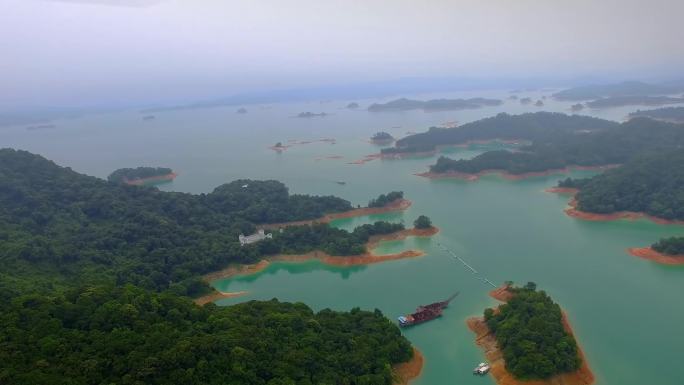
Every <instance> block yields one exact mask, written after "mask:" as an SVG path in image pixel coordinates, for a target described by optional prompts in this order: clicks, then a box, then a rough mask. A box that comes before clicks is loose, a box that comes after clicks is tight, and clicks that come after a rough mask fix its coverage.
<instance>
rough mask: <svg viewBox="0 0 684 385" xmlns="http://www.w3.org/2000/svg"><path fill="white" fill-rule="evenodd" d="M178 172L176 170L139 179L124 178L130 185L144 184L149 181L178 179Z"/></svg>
mask: <svg viewBox="0 0 684 385" xmlns="http://www.w3.org/2000/svg"><path fill="white" fill-rule="evenodd" d="M177 176H178V174H176V173H175V172H172V173H169V174H164V175H155V176H148V177H146V178H137V179H126V180H124V183H125V184H127V185H129V186H142V185H145V184H148V183H158V182H166V181H171V180H174V179H176V177H177Z"/></svg>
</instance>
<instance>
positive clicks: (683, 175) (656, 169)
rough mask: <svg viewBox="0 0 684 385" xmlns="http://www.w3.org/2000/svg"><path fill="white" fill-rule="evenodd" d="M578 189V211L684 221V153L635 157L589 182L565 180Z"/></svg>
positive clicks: (565, 184)
mask: <svg viewBox="0 0 684 385" xmlns="http://www.w3.org/2000/svg"><path fill="white" fill-rule="evenodd" d="M559 185H560V186H562V187H577V188H579V189H580V192H579V193H578V194H577V196H576V198H577V208H578V209H580V210H582V211H588V212H592V213H601V214H605V213H612V212H616V211H636V212H644V213H647V214H650V215H653V216H656V217H659V218H665V219H678V220H684V150H682V149H679V150H674V151H666V152H653V153H648V154H643V155H641V156H637V157H635V158H634V159H632V160H631V161H629V162H628V163H626V164H624V165H623V166H621V167H618V168H616V169H612V170H608V171H606V172H605V173H603V174H600V175H596V176H594V177H593V178H588V179H579V180H573V179H566V180H564V181H562V182H560V183H559Z"/></svg>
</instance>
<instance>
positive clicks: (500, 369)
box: [466, 285, 595, 385]
mask: <svg viewBox="0 0 684 385" xmlns="http://www.w3.org/2000/svg"><path fill="white" fill-rule="evenodd" d="M506 289H507V286H505V285H504V286H501V287H499V288H497V289H495V290H492V291H491V292H490V293H489V295H490V296H492V297H493V298H495V299H497V300H499V301H502V302H506V301H507V300H509V299H510V298H511V297H512V296H513V294H512V293H511V292H509V291H508V290H506ZM562 314H563V327H564V328H565V331H566V332H568V333H569V334H571V335H573V336H574V333H573V331H572V327H571V325H570V322H569V321H568V317H567V314H566V313H565V312H563V311H562ZM466 324H467V325H468V328H469V329H470V330H471V331H472V332H474V333H475V335H476V338H475V343H476V344H477V345H478V346H480V347H481V348H482V349H483V350H484V351H485V355H486V356H487V360H489V363H490V365H491V371H490V373H491V374H492V377H494V380H495V381H496V383H497V384H498V385H590V384H593V383H594V381H595V378H594V374H593V373H592V372H591V369H590V368H589V364H588V362H587V359H586V356H585V354H584V351H583V350H582V348H581V347H580V345H579V342H578V344H577V349H578V353H579V355H580V358H581V359H582V366H581V367H580V368H579V369H578V370H577V371H575V372H572V373H564V374H559V375H556V376H554V377H551V378H549V379H547V380H534V381H527V380H518V379H516V378H515V377H513V375H512V374H511V373H509V372H508V371H507V370H506V363H505V361H504V358H503V353H502V352H501V351H500V350H499V347H498V345H497V342H496V337H495V336H494V334H493V333H492V332H491V331H490V330H489V328H488V327H487V324H486V323H485V322H484V318H483V317H470V318H468V319H467V320H466ZM575 340H577V338H575Z"/></svg>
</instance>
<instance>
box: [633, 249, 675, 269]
mask: <svg viewBox="0 0 684 385" xmlns="http://www.w3.org/2000/svg"><path fill="white" fill-rule="evenodd" d="M627 252H628V253H629V254H631V255H633V256H635V257H639V258H643V259H646V260H649V261H652V262H656V263H660V264H661V265H670V266H676V265H684V255H667V254H663V253H659V252H657V251H655V250H653V249H652V248H650V247H631V248H629V249H627Z"/></svg>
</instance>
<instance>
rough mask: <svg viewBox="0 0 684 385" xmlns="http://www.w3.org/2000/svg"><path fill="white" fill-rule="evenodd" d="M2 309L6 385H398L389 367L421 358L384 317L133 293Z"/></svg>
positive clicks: (19, 302)
mask: <svg viewBox="0 0 684 385" xmlns="http://www.w3.org/2000/svg"><path fill="white" fill-rule="evenodd" d="M2 310H3V311H2V312H1V313H0V383H2V384H13V385H36V384H41V385H57V384H59V385H62V384H63V385H67V384H68V385H92V384H135V385H137V384H159V385H173V384H182V385H189V384H198V385H199V384H216V385H226V384H231V385H291V384H302V385H314V384H349V385H351V384H359V385H361V384H368V385H371V384H372V385H375V384H382V385H390V384H391V383H392V380H391V376H392V372H391V366H390V365H391V364H395V363H398V362H404V361H408V360H409V359H410V358H411V356H412V350H411V346H410V344H409V343H408V341H407V340H406V339H405V338H404V337H402V336H401V334H400V332H399V329H398V328H397V327H396V326H395V325H393V324H392V323H391V322H390V321H389V320H387V319H386V318H385V317H384V316H383V315H382V313H380V311H378V310H376V311H375V312H366V311H360V310H358V309H353V310H352V311H351V312H335V311H331V310H323V311H321V312H319V313H314V312H312V311H311V309H309V308H308V307H307V306H305V305H304V304H289V303H280V302H278V301H276V300H273V301H266V302H257V301H252V302H247V303H243V304H239V305H235V306H230V307H218V306H216V305H213V304H211V305H207V306H205V307H198V306H196V305H194V304H192V303H191V302H190V300H188V299H185V298H182V297H177V296H174V295H172V294H170V293H164V294H155V293H152V292H149V291H144V290H142V289H139V288H135V287H132V286H126V287H117V288H114V287H88V288H83V289H73V290H69V291H68V292H66V293H64V295H52V294H49V293H40V294H35V295H27V296H22V297H19V298H15V299H14V300H12V302H11V303H10V304H7V303H4V304H3V305H2Z"/></svg>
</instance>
